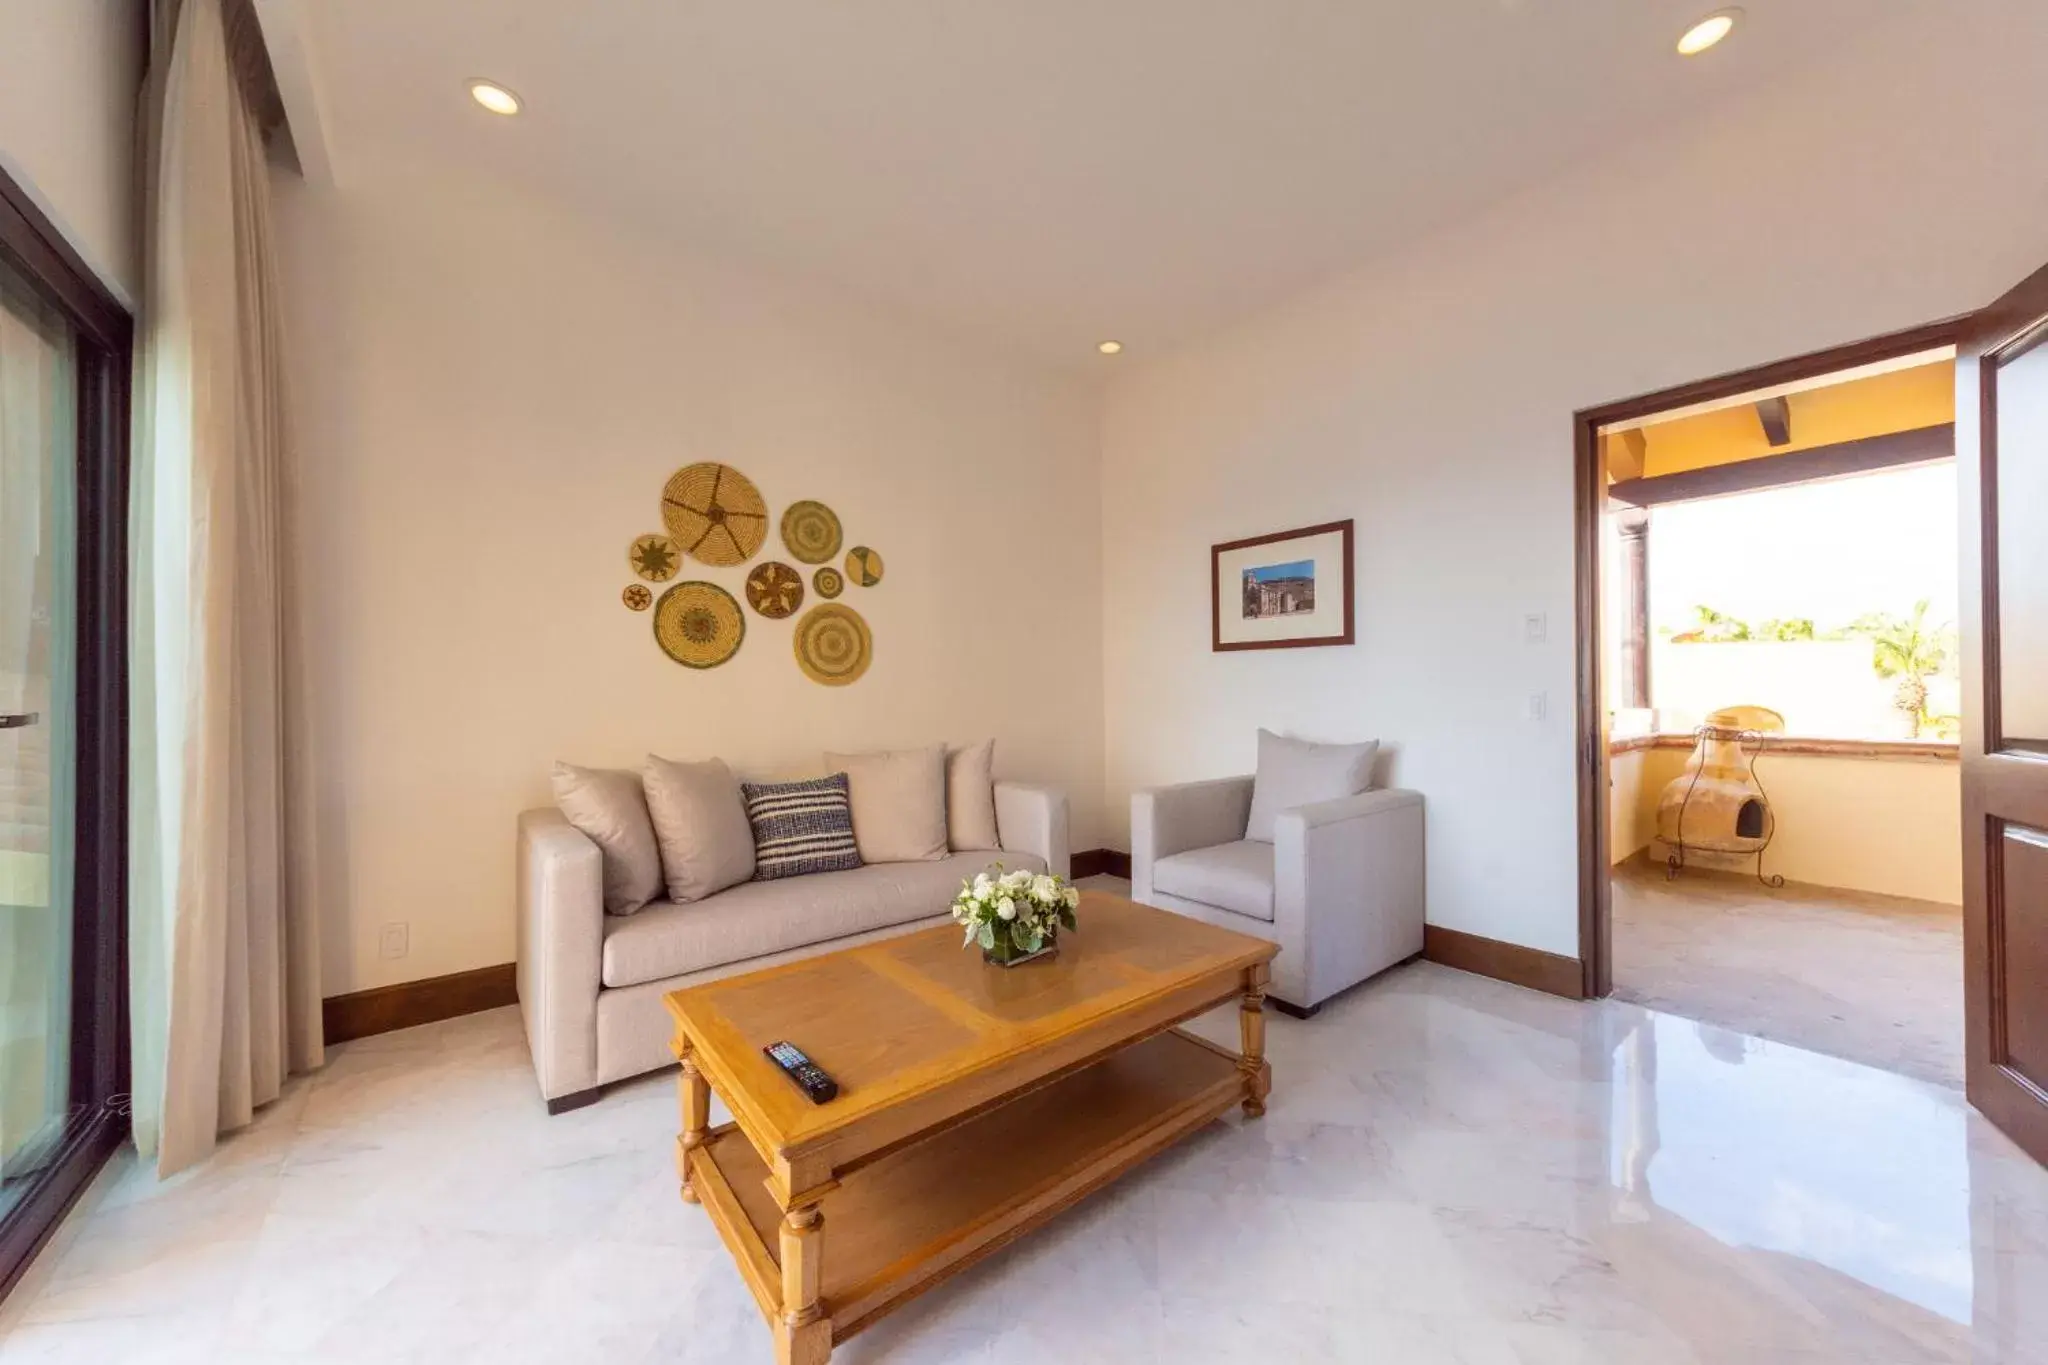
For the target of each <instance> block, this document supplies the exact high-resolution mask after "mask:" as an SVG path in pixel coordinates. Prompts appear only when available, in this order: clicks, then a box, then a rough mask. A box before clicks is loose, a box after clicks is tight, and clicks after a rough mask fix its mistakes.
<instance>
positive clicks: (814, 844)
mask: <svg viewBox="0 0 2048 1365" xmlns="http://www.w3.org/2000/svg"><path fill="white" fill-rule="evenodd" d="M740 792H741V794H742V795H744V796H745V797H746V802H747V819H748V821H749V822H750V823H751V824H752V825H753V826H754V880H755V881H757V882H772V881H775V880H776V879H777V878H780V877H805V876H809V875H811V874H812V873H817V872H845V871H847V870H849V869H851V868H856V867H859V866H860V850H859V849H858V848H856V847H854V842H853V807H851V806H850V805H848V804H847V801H846V774H845V773H834V774H833V775H832V776H830V777H820V778H815V779H813V780H811V781H809V782H769V783H757V782H742V783H741V784H740Z"/></svg>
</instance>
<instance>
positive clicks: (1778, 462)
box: [1607, 422, 1956, 507]
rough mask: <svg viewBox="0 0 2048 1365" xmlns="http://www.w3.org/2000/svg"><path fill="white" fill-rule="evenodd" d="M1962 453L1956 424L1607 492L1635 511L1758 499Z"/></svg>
mask: <svg viewBox="0 0 2048 1365" xmlns="http://www.w3.org/2000/svg"><path fill="white" fill-rule="evenodd" d="M1955 453H1956V429H1955V425H1954V424H1953V423H1950V422H1944V423H1942V424H1941V425H1939V426H1932V427H1920V428H1917V429H1915V430H1913V431H1895V432H1893V433H1891V434H1890V435H1888V436H1866V437H1864V438H1863V439H1862V440H1860V441H1843V442H1840V443H1839V444H1836V445H1831V446H1815V447H1813V448H1812V449H1811V450H1795V451H1791V452H1789V453H1787V454H1784V455H1765V456H1762V457H1761V458H1759V459H1754V460H1737V461H1735V462H1734V463H1732V464H1716V465H1708V466H1707V467H1706V468H1704V469H1687V470H1684V471H1682V472H1680V473H1677V474H1659V475H1657V476H1656V477H1655V478H1650V479H1626V480H1623V481H1621V482H1619V483H1616V484H1614V485H1613V486H1612V487H1610V488H1609V489H1608V490H1607V496H1608V497H1609V498H1610V499H1611V500H1613V501H1615V502H1623V503H1627V504H1629V505H1630V506H1632V507H1656V506H1659V505H1661V504H1663V503H1668V502H1690V501H1692V500H1693V499H1695V498H1718V497H1722V496H1724V495H1726V494H1729V493H1752V492H1755V491H1757V490H1758V489H1763V488H1784V487H1788V486H1790V485H1792V484H1796V483H1818V482H1820V481H1821V480H1823V479H1840V478H1846V477H1848V476H1849V475H1851V474H1869V473H1872V472H1874V471H1876V470H1880V469H1896V468H1900V467H1903V466H1905V465H1915V464H1933V463H1935V462H1936V461H1938V460H1951V459H1954V458H1955Z"/></svg>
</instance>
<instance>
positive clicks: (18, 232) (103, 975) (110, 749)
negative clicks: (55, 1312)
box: [0, 170, 134, 1299]
mask: <svg viewBox="0 0 2048 1365" xmlns="http://www.w3.org/2000/svg"><path fill="white" fill-rule="evenodd" d="M0 261H4V262H5V264H6V265H7V266H8V267H10V268H11V269H12V270H13V272H14V273H15V274H17V275H18V276H20V277H21V278H22V279H23V280H24V281H25V282H26V283H27V284H28V285H29V287H30V288H31V289H33V290H34V291H35V292H36V293H37V294H39V295H40V296H42V298H43V299H45V300H46V301H47V302H48V303H49V304H50V305H51V306H53V307H54V308H56V309H57V311H58V312H59V313H61V314H62V315H63V317H64V319H65V321H66V322H67V323H69V324H70V325H71V327H72V328H73V330H74V332H75V335H76V340H77V350H78V364H77V370H78V471H77V475H78V485H77V493H78V544H77V547H76V551H77V555H78V617H79V629H78V632H77V640H78V645H77V648H78V658H77V672H76V684H75V686H76V692H75V698H74V703H75V705H76V707H77V732H76V734H77V740H76V742H77V752H76V754H75V756H74V762H75V767H76V772H77V806H76V809H75V811H74V813H73V841H72V849H73V858H74V860H75V874H74V882H73V885H74V891H73V902H72V907H73V908H72V958H71V962H72V979H71V1002H72V1003H71V1012H72V1017H71V1037H70V1044H71V1118H70V1121H69V1123H68V1124H67V1125H66V1129H65V1132H64V1134H63V1137H62V1140H61V1143H60V1145H59V1147H58V1149H57V1151H56V1154H55V1155H54V1157H53V1158H52V1160H51V1161H50V1163H49V1165H47V1166H45V1167H44V1168H43V1169H42V1170H41V1171H39V1172H37V1173H36V1174H35V1175H34V1176H32V1177H28V1178H27V1184H26V1188H25V1189H24V1190H23V1193H22V1197H21V1199H20V1201H19V1202H18V1203H17V1204H16V1205H15V1206H14V1207H13V1208H12V1209H10V1210H8V1212H7V1213H6V1215H5V1216H4V1217H0V1299H4V1298H5V1297H6V1295H7V1292H8V1290H10V1289H12V1288H13V1287H14V1285H15V1284H16V1283H17V1282H18V1281H19V1280H20V1278H21V1276H22V1274H23V1272H25V1271H26V1270H27V1269H28V1266H29V1263H30V1262H31V1261H32V1260H33V1259H34V1258H35V1255H36V1253H37V1252H38V1251H39V1250H41V1249H42V1246H43V1244H44V1243H45V1242H46V1241H48V1240H49V1237H50V1235H51V1234H52V1233H54V1232H55V1231H56V1229H57V1226H58V1225H59V1224H60V1223H61V1222H62V1221H63V1218H64V1215H65V1213H66V1212H67V1211H68V1210H69V1209H70V1207H71V1205H72V1204H73V1203H74V1202H75V1201H76V1200H77V1198H78V1196H79V1195H80V1194H81V1193H82V1192H83V1191H84V1190H85V1187H86V1186H87V1185H88V1184H89V1183H90V1182H91V1180H92V1178H93V1176H94V1175H95V1174H97V1173H98V1171H99V1169H100V1167H101V1165H102V1164H103V1163H104V1162H105V1161H106V1159H107V1157H109V1156H110V1155H112V1154H113V1152H114V1151H115V1150H116V1149H117V1148H119V1147H120V1145H121V1144H122V1143H123V1142H124V1141H125V1140H126V1139H127V1137H128V1132H129V1114H128V1098H129V1095H128V1090H129V1086H128V1078H129V1055H128V461H129V393H130V379H131V375H132V372H133V364H134V320H133V318H132V317H131V316H130V315H129V312H128V310H127V309H126V308H125V307H123V306H122V304H121V303H120V301H119V300H118V299H116V298H115V297H114V295H113V294H112V293H111V292H110V291H109V290H108V289H107V288H106V286H105V285H104V284H103V283H101V281H100V279H99V278H98V276H96V275H95V274H94V273H93V272H92V271H91V269H89V268H88V267H87V266H86V264H85V262H84V261H83V260H81V259H80V258H79V256H78V254H77V252H76V251H74V250H73V249H72V248H71V245H70V243H68V242H67V241H66V240H65V239H64V237H63V235H62V234H61V233H59V232H58V231H57V230H56V228H55V227H54V226H53V225H52V224H51V222H50V220H49V219H48V218H47V217H45V216H44V214H43V212H42V210H41V209H40V208H38V207H37V206H36V203H35V201H34V200H33V199H31V198H30V197H29V195H28V194H27V192H26V191H24V190H23V189H22V187H21V186H20V185H19V184H17V183H16V182H15V181H14V180H13V179H12V178H11V177H10V176H8V174H7V173H6V172H5V171H4V170H0Z"/></svg>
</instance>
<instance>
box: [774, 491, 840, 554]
mask: <svg viewBox="0 0 2048 1365" xmlns="http://www.w3.org/2000/svg"><path fill="white" fill-rule="evenodd" d="M842 534H843V533H842V532H841V531H840V529H839V517H838V515H837V514H836V513H834V512H833V510H832V509H831V508H829V507H827V506H826V505H825V504H824V503H822V502H809V501H805V502H793V503H791V504H790V505H789V510H788V511H786V512H784V513H783V514H782V543H783V544H784V545H787V546H788V547H789V552H790V554H792V555H794V556H795V557H796V560H797V562H798V563H800V564H823V563H824V562H825V561H827V560H829V559H830V558H832V556H834V555H836V554H838V553H839V543H840V536H841V535H842Z"/></svg>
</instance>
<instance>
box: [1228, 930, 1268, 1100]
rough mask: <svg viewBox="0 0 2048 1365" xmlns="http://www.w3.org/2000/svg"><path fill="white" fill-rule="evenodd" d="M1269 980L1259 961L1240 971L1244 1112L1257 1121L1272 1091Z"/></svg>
mask: <svg viewBox="0 0 2048 1365" xmlns="http://www.w3.org/2000/svg"><path fill="white" fill-rule="evenodd" d="M1271 978H1272V972H1271V969H1270V968H1269V967H1267V965H1266V964H1265V963H1263V962H1261V963H1260V964H1259V965H1257V966H1256V967H1247V968H1245V969H1244V997H1243V999H1242V1000H1241V1001H1240V1002H1239V1004H1238V1008H1237V1027H1238V1034H1239V1036H1240V1037H1241V1038H1242V1039H1243V1044H1244V1047H1243V1051H1244V1056H1243V1059H1242V1060H1240V1061H1239V1062H1238V1064H1237V1065H1238V1069H1239V1070H1240V1071H1242V1072H1243V1073H1244V1113H1245V1117H1246V1118H1253V1119H1255V1118H1257V1117H1259V1116H1260V1115H1261V1114H1263V1113H1265V1112H1266V1096H1267V1095H1269V1094H1271V1093H1272V1091H1273V1068H1272V1067H1271V1066H1270V1065H1268V1064H1267V1062H1266V982H1267V981H1269V980H1270V979H1271Z"/></svg>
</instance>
